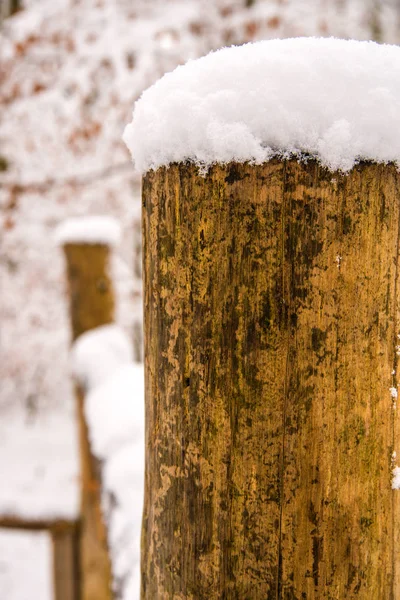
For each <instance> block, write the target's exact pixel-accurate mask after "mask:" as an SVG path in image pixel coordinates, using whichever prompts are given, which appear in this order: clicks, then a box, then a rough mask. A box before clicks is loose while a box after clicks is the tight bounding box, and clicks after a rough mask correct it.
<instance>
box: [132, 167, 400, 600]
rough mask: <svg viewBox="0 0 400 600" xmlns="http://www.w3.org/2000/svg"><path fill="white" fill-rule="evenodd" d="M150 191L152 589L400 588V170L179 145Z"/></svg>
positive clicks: (271, 593)
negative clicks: (199, 152) (182, 152)
mask: <svg viewBox="0 0 400 600" xmlns="http://www.w3.org/2000/svg"><path fill="white" fill-rule="evenodd" d="M143 204H144V212H143V230H144V278H145V371H146V421H147V424H146V439H147V441H146V478H145V482H146V484H145V485H146V488H145V508H144V520H143V534H142V598H143V599H146V600H155V599H157V598H159V599H161V598H162V599H163V600H165V599H171V600H172V599H174V600H175V599H177V598H179V599H193V600H198V599H200V598H207V599H208V600H212V599H215V600H216V599H221V598H225V599H234V598H236V599H239V598H240V599H244V598H249V599H250V598H251V599H252V600H257V599H259V600H278V599H280V600H283V599H285V600H302V599H307V600H313V599H326V600H328V599H330V600H333V599H335V600H344V599H346V600H351V599H358V600H360V599H362V600H371V599H372V598H374V599H388V600H389V599H391V600H395V598H398V597H400V589H399V587H398V585H397V583H396V578H398V573H399V547H398V541H399V540H398V538H399V533H398V531H399V529H400V522H399V516H400V514H399V507H400V505H399V495H400V490H393V489H392V470H393V467H394V465H395V458H394V457H395V455H394V454H393V453H394V452H396V451H397V453H398V455H399V451H400V441H399V432H398V424H397V422H398V415H397V409H396V405H395V402H394V398H393V396H394V395H395V393H393V390H396V389H397V364H398V361H399V357H398V351H397V353H396V346H398V345H399V340H398V339H397V336H398V335H399V334H400V317H399V306H400V298H399V293H400V281H399V277H400V270H399V244H400V236H399V231H400V215H399V213H400V174H399V172H398V171H397V170H396V168H395V167H394V166H388V165H386V166H385V165H376V164H360V165H359V166H357V167H355V168H354V169H353V170H352V171H351V172H350V173H349V174H348V175H346V176H344V175H342V174H340V173H335V174H332V173H331V172H328V171H327V170H325V169H323V168H322V167H320V166H319V165H318V163H316V162H314V161H309V162H308V163H306V164H300V163H298V162H296V161H271V162H269V163H267V164H264V165H260V166H251V165H238V164H230V165H227V166H215V167H214V168H212V169H211V170H210V171H209V173H208V174H207V175H206V176H205V177H203V176H201V175H199V174H198V171H197V169H196V167H195V166H193V165H183V164H176V165H172V166H170V167H169V168H160V169H158V170H157V171H150V172H148V173H147V175H146V176H145V179H144V187H143ZM391 388H392V392H391V391H390V389H391ZM399 456H400V455H399Z"/></svg>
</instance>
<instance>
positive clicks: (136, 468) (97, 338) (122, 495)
mask: <svg viewBox="0 0 400 600" xmlns="http://www.w3.org/2000/svg"><path fill="white" fill-rule="evenodd" d="M71 362H72V366H73V373H74V376H75V377H76V378H77V379H78V381H79V383H80V384H81V385H82V386H83V387H84V389H85V390H86V397H85V416H86V422H87V424H88V431H89V438H90V445H91V450H92V452H93V454H94V455H95V456H96V458H98V459H99V461H100V464H101V482H102V505H103V511H104V516H105V519H106V522H107V532H108V545H109V548H110V553H111V563H112V571H113V581H114V587H115V589H116V590H119V593H120V594H122V597H123V598H125V599H127V600H136V599H137V600H138V599H139V592H140V531H141V521H142V509H143V484H144V368H143V364H139V363H133V362H132V350H131V344H130V342H129V339H128V338H127V337H126V336H125V334H124V332H123V331H122V330H121V329H120V328H119V327H118V326H117V325H106V326H103V327H99V328H97V329H93V330H92V331H89V332H87V333H85V334H83V335H81V336H80V337H79V338H78V339H77V340H76V342H75V344H74V346H73V348H72V352H71Z"/></svg>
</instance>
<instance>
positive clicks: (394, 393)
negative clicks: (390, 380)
mask: <svg viewBox="0 0 400 600" xmlns="http://www.w3.org/2000/svg"><path fill="white" fill-rule="evenodd" d="M389 391H390V395H391V396H392V398H393V399H396V398H397V396H398V392H397V388H395V387H391V388H389Z"/></svg>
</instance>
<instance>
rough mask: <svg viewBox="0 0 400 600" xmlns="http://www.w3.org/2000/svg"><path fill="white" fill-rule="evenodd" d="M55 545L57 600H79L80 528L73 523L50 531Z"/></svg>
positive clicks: (54, 572)
mask: <svg viewBox="0 0 400 600" xmlns="http://www.w3.org/2000/svg"><path fill="white" fill-rule="evenodd" d="M50 531H51V539H52V544H53V578H54V598H55V600H79V599H80V590H79V580H80V578H79V527H78V526H77V525H76V524H75V523H73V524H69V526H63V527H58V526H57V524H55V525H54V526H53V527H51V529H50Z"/></svg>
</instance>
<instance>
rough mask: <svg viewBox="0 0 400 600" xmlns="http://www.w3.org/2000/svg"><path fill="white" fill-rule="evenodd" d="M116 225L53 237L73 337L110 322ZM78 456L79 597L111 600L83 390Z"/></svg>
mask: <svg viewBox="0 0 400 600" xmlns="http://www.w3.org/2000/svg"><path fill="white" fill-rule="evenodd" d="M119 234H120V230H119V225H118V223H117V222H116V221H114V220H113V219H111V218H109V217H100V216H99V217H83V218H76V219H69V220H67V221H65V223H63V224H62V225H61V226H60V227H59V229H58V231H57V234H56V238H57V241H58V243H59V244H60V245H62V246H63V248H64V253H65V258H66V264H67V278H68V290H69V303H70V319H71V330H72V338H73V340H76V339H77V338H78V337H79V336H81V335H82V334H83V333H85V332H87V331H89V330H93V329H96V328H98V327H101V326H103V325H108V324H111V323H112V322H113V321H114V304H115V301H114V291H113V286H112V281H111V278H110V274H109V262H110V252H111V249H112V247H113V246H114V245H116V244H117V242H118V239H119ZM76 391H77V400H78V407H77V408H78V421H79V430H80V434H79V435H80V453H81V476H82V497H81V518H82V523H81V542H80V564H81V595H82V600H110V599H111V598H112V592H111V565H110V558H109V553H108V547H107V531H106V527H105V523H104V519H103V515H102V510H101V478H100V466H99V464H98V461H97V460H96V459H95V458H94V456H93V454H92V451H91V446H90V441H89V432H88V426H87V423H86V419H85V414H84V410H85V409H84V404H85V398H84V396H85V392H86V389H85V387H84V386H82V385H79V386H77V387H76Z"/></svg>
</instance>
